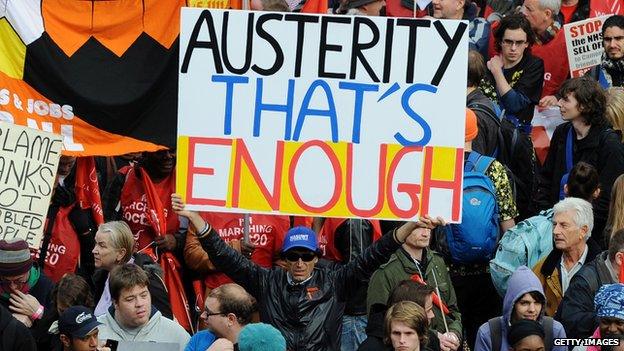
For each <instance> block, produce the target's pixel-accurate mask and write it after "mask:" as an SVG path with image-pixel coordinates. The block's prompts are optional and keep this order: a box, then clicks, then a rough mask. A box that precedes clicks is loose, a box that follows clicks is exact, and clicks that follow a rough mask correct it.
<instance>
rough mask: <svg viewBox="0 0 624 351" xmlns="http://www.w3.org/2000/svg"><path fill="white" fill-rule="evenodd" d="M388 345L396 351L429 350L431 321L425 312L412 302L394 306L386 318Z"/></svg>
mask: <svg viewBox="0 0 624 351" xmlns="http://www.w3.org/2000/svg"><path fill="white" fill-rule="evenodd" d="M385 327H386V328H385V330H386V338H385V342H386V344H389V345H392V349H393V350H395V351H420V350H428V349H427V348H426V346H427V341H428V337H427V335H428V334H427V330H428V329H429V320H428V319H427V314H426V313H425V310H424V309H423V308H422V307H421V306H419V305H418V304H416V303H415V302H412V301H401V302H397V303H395V304H394V305H392V306H391V307H390V308H389V309H388V311H387V312H386V318H385Z"/></svg>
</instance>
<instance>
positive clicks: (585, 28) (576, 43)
mask: <svg viewBox="0 0 624 351" xmlns="http://www.w3.org/2000/svg"><path fill="white" fill-rule="evenodd" d="M609 16H610V15H609ZM609 16H601V17H594V18H588V19H586V20H583V21H578V22H573V23H568V24H566V25H564V26H563V30H564V33H565V39H566V47H567V50H568V62H569V63H570V75H571V76H572V78H576V77H580V76H582V75H584V74H585V72H587V71H589V69H590V68H592V67H594V66H596V65H598V64H600V57H601V56H602V53H603V52H604V49H603V47H602V23H603V22H604V21H605V20H606V19H607V18H609Z"/></svg>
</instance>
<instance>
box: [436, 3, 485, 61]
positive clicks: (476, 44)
mask: <svg viewBox="0 0 624 351" xmlns="http://www.w3.org/2000/svg"><path fill="white" fill-rule="evenodd" d="M432 3H433V17H434V18H439V19H451V20H467V21H468V39H469V41H468V48H469V49H470V50H476V51H477V52H479V53H480V54H481V55H482V56H483V57H487V49H488V38H489V36H490V23H489V22H488V21H486V20H485V18H483V17H479V9H478V7H477V4H475V3H473V2H472V1H471V0H433V1H432Z"/></svg>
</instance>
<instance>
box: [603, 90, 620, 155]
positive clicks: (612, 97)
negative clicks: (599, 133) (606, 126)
mask: <svg viewBox="0 0 624 351" xmlns="http://www.w3.org/2000/svg"><path fill="white" fill-rule="evenodd" d="M605 115H606V117H607V119H608V120H609V122H610V123H611V125H612V126H613V129H615V130H617V131H619V132H620V140H621V141H622V142H623V143H624V135H622V132H623V131H624V89H622V88H621V87H613V88H609V89H607V110H606V113H605Z"/></svg>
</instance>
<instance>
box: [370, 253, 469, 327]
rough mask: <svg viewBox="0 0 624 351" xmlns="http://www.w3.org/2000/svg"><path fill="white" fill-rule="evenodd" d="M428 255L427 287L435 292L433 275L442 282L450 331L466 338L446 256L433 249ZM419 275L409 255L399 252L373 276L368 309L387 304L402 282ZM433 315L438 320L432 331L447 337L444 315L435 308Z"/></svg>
mask: <svg viewBox="0 0 624 351" xmlns="http://www.w3.org/2000/svg"><path fill="white" fill-rule="evenodd" d="M424 254H425V255H426V257H427V267H426V271H425V277H424V280H425V282H426V283H427V285H430V286H432V287H434V288H435V286H436V285H435V280H434V278H433V275H434V274H435V278H436V279H437V281H438V288H439V289H440V294H441V295H442V296H441V298H442V300H443V301H444V303H445V304H446V306H447V307H448V309H449V311H450V313H449V314H448V315H447V316H446V317H447V318H446V322H447V323H448V328H449V331H453V332H455V333H456V334H457V336H459V337H460V339H461V336H462V325H461V314H460V313H459V308H458V307H457V297H456V296H455V289H454V288H453V284H452V283H451V277H450V276H449V274H448V268H447V267H446V264H445V263H444V259H443V258H442V256H441V255H440V254H439V253H437V252H435V251H433V250H429V249H425V252H424ZM414 274H419V270H418V267H417V266H416V263H415V262H414V260H413V259H412V258H411V257H410V256H409V254H408V253H407V252H406V251H405V250H404V249H403V248H400V249H398V250H397V251H396V252H395V253H394V254H393V255H392V257H390V260H389V261H388V262H387V263H386V264H384V265H382V266H381V267H379V269H377V270H376V271H375V273H373V275H372V276H371V279H370V283H369V285H368V292H367V296H368V297H367V300H366V308H367V311H368V312H370V308H371V306H372V305H373V304H376V303H380V304H384V305H385V304H387V303H388V297H389V296H390V292H391V291H392V289H394V287H395V286H397V285H398V284H399V282H401V281H402V280H407V279H411V277H412V275H414ZM433 313H434V314H435V318H434V319H433V321H432V323H431V326H430V327H431V329H434V330H437V331H438V332H440V333H444V332H445V330H444V322H443V320H442V312H441V311H440V309H439V308H438V307H437V306H435V305H434V307H433Z"/></svg>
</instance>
